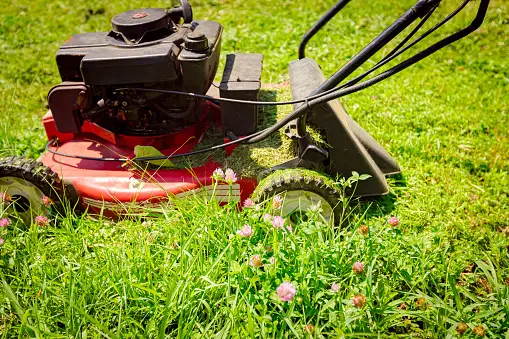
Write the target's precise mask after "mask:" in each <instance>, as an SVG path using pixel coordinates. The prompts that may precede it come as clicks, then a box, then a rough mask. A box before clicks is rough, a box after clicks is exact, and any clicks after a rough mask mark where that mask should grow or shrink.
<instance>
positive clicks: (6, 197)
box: [0, 192, 12, 202]
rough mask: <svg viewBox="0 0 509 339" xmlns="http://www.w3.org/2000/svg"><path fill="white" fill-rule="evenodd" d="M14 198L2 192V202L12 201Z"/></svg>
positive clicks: (0, 194)
mask: <svg viewBox="0 0 509 339" xmlns="http://www.w3.org/2000/svg"><path fill="white" fill-rule="evenodd" d="M11 200H12V198H11V196H10V195H9V194H7V193H5V192H1V193H0V202H10V201H11Z"/></svg>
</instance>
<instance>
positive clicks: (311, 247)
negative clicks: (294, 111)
mask: <svg viewBox="0 0 509 339" xmlns="http://www.w3.org/2000/svg"><path fill="white" fill-rule="evenodd" d="M364 208H365V206H364V207H363V206H357V205H353V206H349V209H350V210H351V209H355V210H356V212H357V213H352V214H351V215H352V217H351V218H350V222H348V223H347V222H345V223H344V225H343V227H342V228H341V229H337V228H334V227H331V226H330V225H328V224H326V223H325V222H323V221H322V219H321V217H320V215H319V213H318V212H308V215H307V218H303V219H300V220H297V221H295V220H294V222H293V224H291V222H290V221H289V220H285V223H286V225H291V226H292V231H291V232H289V231H288V230H287V229H279V228H275V227H274V226H273V225H272V223H271V220H272V219H271V218H268V217H267V216H265V215H266V214H270V215H271V216H275V215H278V212H279V210H278V209H274V208H273V207H272V204H271V203H270V201H269V202H268V203H267V204H263V205H261V206H259V207H252V208H247V209H244V210H243V211H239V210H238V207H237V206H236V204H234V203H229V204H227V205H226V206H220V205H219V204H218V203H217V202H216V201H215V200H214V199H213V198H210V197H194V198H190V199H179V200H172V201H171V204H168V205H166V206H164V207H163V217H159V218H157V217H154V218H150V217H135V218H134V219H131V220H129V218H126V219H125V220H121V221H117V222H114V221H112V220H105V219H101V218H100V217H99V219H94V218H92V217H91V216H82V217H80V218H78V217H67V218H65V219H60V220H59V225H58V227H55V226H48V227H37V226H35V225H32V226H31V227H30V228H28V229H26V228H24V227H23V225H21V224H19V223H15V224H13V225H11V226H9V228H8V229H7V230H5V231H4V238H5V239H6V243H5V244H4V247H3V248H2V259H3V264H2V273H1V279H2V285H3V293H2V294H3V298H4V300H5V303H4V304H3V305H2V307H1V308H0V312H1V313H0V314H1V318H0V319H1V323H2V327H1V333H3V337H6V338H7V337H12V336H17V335H18V334H19V335H23V334H25V335H28V336H39V337H47V336H50V335H57V336H59V337H79V338H82V337H101V336H104V337H109V338H124V337H147V338H148V337H179V338H190V337H196V338H199V337H200V338H201V337H223V338H230V337H275V338H276V337H277V338H280V337H310V336H312V337H329V336H337V337H343V336H347V337H349V336H353V337H359V336H362V337H380V336H382V337H384V336H398V335H400V336H402V337H408V336H409V335H412V336H417V337H421V338H435V337H451V336H453V337H454V335H455V334H457V332H456V327H457V326H458V323H460V322H465V323H466V324H467V326H468V327H469V328H470V329H473V328H474V327H476V326H478V325H482V326H483V328H484V329H485V331H486V333H487V334H488V335H489V336H490V337H493V338H501V337H503V336H505V335H506V331H507V329H508V327H507V325H508V324H507V321H508V320H507V314H508V311H509V301H508V300H509V298H508V297H509V295H508V289H509V288H508V286H507V285H505V284H504V282H503V279H504V277H502V276H501V271H500V270H499V269H498V268H497V267H496V266H495V264H494V262H499V260H500V259H501V258H499V257H496V258H492V257H490V256H488V255H486V256H485V257H484V258H482V260H478V261H476V262H473V263H470V264H466V263H465V261H464V260H463V259H462V258H461V257H462V254H461V249H458V248H454V246H451V243H450V239H449V235H448V234H446V233H444V232H438V233H436V234H427V235H416V234H413V232H409V229H408V226H407V225H405V223H404V222H401V223H399V225H397V226H391V225H389V224H388V223H387V222H385V220H381V219H380V220H377V221H370V222H368V221H367V220H364V219H363V215H365V213H363V210H364V212H366V211H365V209H364ZM353 215H356V216H357V218H355V217H353ZM264 216H265V218H264ZM355 219H356V220H355ZM245 225H249V226H250V227H251V228H252V229H253V234H252V235H251V236H249V237H243V236H241V235H239V234H238V232H239V231H240V230H241V229H242V228H243V227H244V226H245ZM253 256H259V260H261V262H259V261H256V260H258V258H255V261H254V262H253ZM356 262H359V263H361V264H363V267H362V269H361V270H360V271H359V270H357V271H354V270H353V269H352V266H353V265H354V263H356ZM260 265H261V266H260ZM285 281H286V282H290V283H291V284H293V286H294V287H295V288H296V291H297V292H296V295H295V298H293V300H291V301H289V302H284V301H281V299H280V298H279V296H278V294H277V293H276V289H277V287H278V286H279V285H280V284H282V283H283V282H285ZM333 285H335V286H334V288H335V289H336V290H337V292H336V291H334V290H333V289H332V288H331V287H332V286H333ZM358 295H362V296H364V297H365V304H362V303H361V304H360V305H359V304H357V306H355V305H354V302H353V298H354V297H355V296H358ZM469 333H472V330H469Z"/></svg>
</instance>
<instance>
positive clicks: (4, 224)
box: [0, 218, 11, 227]
mask: <svg viewBox="0 0 509 339" xmlns="http://www.w3.org/2000/svg"><path fill="white" fill-rule="evenodd" d="M10 224H11V221H10V220H9V219H7V218H2V219H0V227H7V226H9V225H10Z"/></svg>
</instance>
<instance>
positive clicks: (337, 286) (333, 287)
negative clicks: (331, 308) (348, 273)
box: [330, 283, 339, 293]
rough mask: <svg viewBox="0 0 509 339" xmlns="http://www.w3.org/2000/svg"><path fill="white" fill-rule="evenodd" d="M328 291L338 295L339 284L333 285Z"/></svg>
mask: <svg viewBox="0 0 509 339" xmlns="http://www.w3.org/2000/svg"><path fill="white" fill-rule="evenodd" d="M330 289H331V291H332V292H334V293H338V292H339V284H338V283H334V284H332V285H331V286H330Z"/></svg>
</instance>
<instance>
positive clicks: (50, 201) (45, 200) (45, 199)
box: [42, 196, 55, 207]
mask: <svg viewBox="0 0 509 339" xmlns="http://www.w3.org/2000/svg"><path fill="white" fill-rule="evenodd" d="M42 203H43V204H44V206H46V207H49V206H51V205H53V204H54V203H55V202H54V201H53V199H51V198H50V197H47V196H43V197H42Z"/></svg>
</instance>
